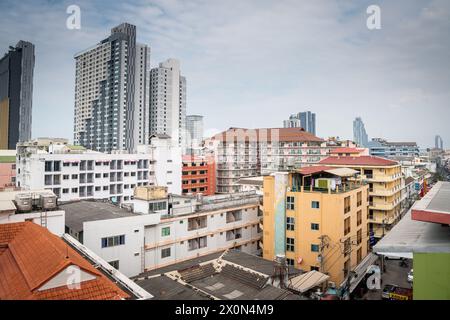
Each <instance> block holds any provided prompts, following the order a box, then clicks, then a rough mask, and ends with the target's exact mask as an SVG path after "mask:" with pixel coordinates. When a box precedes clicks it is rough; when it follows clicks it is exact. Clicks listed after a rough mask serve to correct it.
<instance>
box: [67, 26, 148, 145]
mask: <svg viewBox="0 0 450 320" xmlns="http://www.w3.org/2000/svg"><path fill="white" fill-rule="evenodd" d="M75 61H76V80H75V115H74V116H75V120H74V143H75V144H77V145H82V146H84V147H86V148H89V149H93V150H97V151H101V152H111V151H113V150H127V151H129V152H134V151H135V150H136V148H137V145H138V144H146V143H148V139H149V97H148V94H149V90H150V88H149V76H150V74H149V69H150V48H149V47H148V46H147V45H144V44H139V43H136V27H135V26H134V25H131V24H128V23H123V24H121V25H119V26H117V27H115V28H113V29H112V30H111V35H110V36H109V37H108V38H106V39H104V40H102V41H101V42H100V43H98V44H97V45H95V46H94V47H92V48H89V49H87V50H85V51H83V52H81V53H78V54H77V55H76V56H75Z"/></svg>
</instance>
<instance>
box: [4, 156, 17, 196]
mask: <svg viewBox="0 0 450 320" xmlns="http://www.w3.org/2000/svg"><path fill="white" fill-rule="evenodd" d="M15 185H16V156H15V155H3V154H0V188H4V187H14V186H15Z"/></svg>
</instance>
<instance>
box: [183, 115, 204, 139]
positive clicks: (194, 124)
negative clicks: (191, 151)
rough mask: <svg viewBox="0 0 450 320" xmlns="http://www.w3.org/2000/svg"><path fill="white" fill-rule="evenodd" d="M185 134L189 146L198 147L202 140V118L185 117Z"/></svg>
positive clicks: (194, 116)
mask: <svg viewBox="0 0 450 320" xmlns="http://www.w3.org/2000/svg"><path fill="white" fill-rule="evenodd" d="M186 133H187V134H188V135H189V136H188V140H190V144H191V145H199V144H201V142H202V140H203V116H199V115H188V116H186Z"/></svg>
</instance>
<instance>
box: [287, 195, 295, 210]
mask: <svg viewBox="0 0 450 320" xmlns="http://www.w3.org/2000/svg"><path fill="white" fill-rule="evenodd" d="M294 202H295V198H294V197H287V199H286V209H287V210H294V209H295V206H294Z"/></svg>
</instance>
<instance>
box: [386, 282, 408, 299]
mask: <svg viewBox="0 0 450 320" xmlns="http://www.w3.org/2000/svg"><path fill="white" fill-rule="evenodd" d="M412 295H413V291H412V289H410V288H402V287H399V286H397V285H395V284H387V285H385V286H384V288H383V291H382V292H381V298H382V299H385V300H412Z"/></svg>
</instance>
